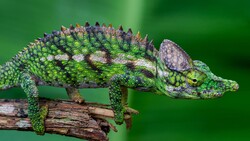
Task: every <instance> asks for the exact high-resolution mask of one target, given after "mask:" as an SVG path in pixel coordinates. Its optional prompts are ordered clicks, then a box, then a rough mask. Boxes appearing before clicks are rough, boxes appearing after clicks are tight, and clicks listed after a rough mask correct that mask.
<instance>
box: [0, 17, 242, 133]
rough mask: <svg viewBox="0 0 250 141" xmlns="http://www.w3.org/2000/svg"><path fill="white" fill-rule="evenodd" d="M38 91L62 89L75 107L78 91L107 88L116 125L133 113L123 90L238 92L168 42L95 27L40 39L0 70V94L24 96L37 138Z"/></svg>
mask: <svg viewBox="0 0 250 141" xmlns="http://www.w3.org/2000/svg"><path fill="white" fill-rule="evenodd" d="M37 86H54V87H62V88H65V89H66V92H67V94H68V96H69V98H70V99H72V100H74V101H75V102H78V103H82V102H84V98H83V97H82V96H81V95H80V93H79V89H81V88H108V89H109V99H110V105H111V107H112V110H113V111H114V121H115V122H116V124H122V123H123V122H124V113H125V112H126V111H129V110H130V111H131V110H132V111H133V109H132V108H129V107H128V102H127V98H128V88H130V89H134V90H138V91H145V92H151V93H154V94H156V95H167V96H169V97H172V98H183V99H210V98H218V97H221V96H223V94H224V93H225V92H227V91H236V90H237V89H238V88H239V85H238V83H237V82H236V81H232V80H227V79H223V78H221V77H218V76H216V75H214V74H213V73H212V72H211V71H210V69H209V67H208V66H207V65H206V64H205V63H203V62H202V61H199V60H192V59H191V58H190V57H189V55H188V54H187V53H186V52H185V51H184V50H183V49H182V48H181V47H180V46H179V45H177V44H176V43H174V42H172V41H170V40H168V39H164V40H163V42H162V43H161V45H160V48H159V50H157V49H156V48H155V47H154V43H153V41H149V39H148V36H147V35H146V37H145V38H142V37H141V35H140V32H138V33H137V34H133V33H132V30H131V28H129V29H128V31H127V32H125V31H123V27H122V26H120V27H119V28H118V29H115V28H114V27H113V26H112V25H111V24H110V25H108V26H106V25H105V24H103V25H100V24H99V23H98V22H96V24H95V25H93V26H91V25H90V24H89V23H88V22H86V24H85V25H80V24H76V26H73V25H70V27H69V28H66V27H64V26H62V27H61V30H54V31H52V33H51V34H47V33H45V34H44V37H43V38H38V39H36V40H34V42H32V43H30V44H29V45H28V46H27V47H26V48H24V49H23V50H22V51H20V52H19V53H18V54H17V55H15V56H14V57H13V58H12V59H10V60H9V61H8V62H6V63H5V64H3V65H1V66H0V89H1V90H7V89H10V88H12V87H21V88H22V89H23V90H24V92H25V93H26V95H27V101H28V117H29V118H30V121H31V124H32V128H33V130H34V131H35V132H36V133H37V134H40V135H42V134H44V132H45V126H44V120H45V118H46V115H47V113H48V107H47V106H39V104H38V101H39V93H38V89H37Z"/></svg>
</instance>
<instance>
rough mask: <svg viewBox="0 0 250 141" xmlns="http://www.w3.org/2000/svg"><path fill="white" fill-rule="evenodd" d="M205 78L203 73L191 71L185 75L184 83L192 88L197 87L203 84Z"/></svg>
mask: <svg viewBox="0 0 250 141" xmlns="http://www.w3.org/2000/svg"><path fill="white" fill-rule="evenodd" d="M206 77H207V76H206V74H204V73H203V72H200V71H198V70H192V71H190V72H188V73H187V76H186V82H187V83H188V84H189V85H190V86H192V87H198V86H200V85H201V84H202V83H203V82H204V80H205V78H206Z"/></svg>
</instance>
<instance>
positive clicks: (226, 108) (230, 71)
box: [0, 0, 250, 141]
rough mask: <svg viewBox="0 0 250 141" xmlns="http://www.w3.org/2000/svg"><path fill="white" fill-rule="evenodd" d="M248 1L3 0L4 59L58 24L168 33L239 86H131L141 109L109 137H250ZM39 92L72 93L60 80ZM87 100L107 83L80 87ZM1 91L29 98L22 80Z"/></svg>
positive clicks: (156, 36) (218, 140) (33, 138)
mask: <svg viewBox="0 0 250 141" xmlns="http://www.w3.org/2000/svg"><path fill="white" fill-rule="evenodd" d="M249 7H250V1H249V0H209V1H200V0H189V1H184V0H183V1H175V0H151V1H149V0H144V1H143V0H124V1H121V0H113V1H111V0H99V1H98V0H42V1H32V0H1V1H0V63H1V64H2V63H4V62H5V61H7V60H8V59H10V58H11V57H12V56H14V55H15V54H16V53H17V52H18V51H20V50H21V49H22V48H23V47H24V46H26V45H27V44H28V43H29V42H32V41H33V40H34V39H35V38H37V37H42V35H43V33H44V32H48V33H50V32H51V31H52V30H54V29H56V30H59V29H60V26H61V25H64V26H67V27H68V26H69V25H70V24H75V23H80V24H84V22H85V21H89V22H90V23H91V24H94V23H95V22H96V21H99V22H100V23H107V24H108V23H112V24H113V25H114V26H115V27H118V26H119V25H120V24H122V25H123V27H124V29H126V30H127V29H128V28H129V27H131V28H132V29H133V31H134V33H135V32H137V31H138V30H139V31H140V32H141V33H142V35H143V36H144V35H145V34H148V35H149V38H150V39H153V40H154V44H155V46H156V47H157V48H158V47H159V45H160V43H161V41H163V39H171V40H173V41H175V42H176V43H178V44H179V45H180V46H182V48H183V49H184V50H185V51H186V52H188V54H189V55H190V56H191V57H192V58H193V59H198V60H202V61H203V62H206V63H207V65H208V66H210V68H211V70H212V71H213V72H214V73H215V74H217V75H218V76H221V77H224V78H230V79H232V80H236V81H237V82H238V83H239V85H240V89H239V91H238V92H237V93H232V92H228V93H226V95H225V96H224V97H223V98H220V99H213V100H176V99H171V98H168V97H166V96H157V95H153V94H149V93H141V92H135V91H130V95H129V97H130V102H129V105H130V106H131V107H133V108H135V109H137V110H139V111H140V114H139V115H136V116H134V118H133V127H132V129H130V130H129V131H126V130H125V127H124V126H120V127H119V132H118V133H114V132H111V133H110V134H109V137H110V140H111V141H126V140H128V141H152V140H157V141H161V140H162V141H165V140H168V141H194V140H199V141H224V140H226V141H249V140H250V104H249V103H250V102H249V98H250V91H249V78H250V77H249V76H250V38H249V37H250V8H249ZM39 90H40V95H41V96H42V97H50V98H67V96H66V92H65V90H64V89H62V88H52V87H40V88H39ZM81 92H82V93H84V94H83V95H84V96H85V97H86V99H87V100H88V101H97V102H102V103H108V102H109V100H108V94H107V92H108V91H107V89H104V90H103V89H91V90H90V89H87V90H86V89H85V90H81ZM0 98H25V94H24V92H23V91H22V90H21V89H20V88H14V89H11V90H8V91H2V92H0ZM0 140H1V141H6V140H15V141H24V140H25V141H43V140H46V141H59V140H60V141H66V140H71V141H80V139H75V138H70V137H64V136H59V135H51V134H46V135H45V136H37V135H35V134H34V133H32V132H21V131H0Z"/></svg>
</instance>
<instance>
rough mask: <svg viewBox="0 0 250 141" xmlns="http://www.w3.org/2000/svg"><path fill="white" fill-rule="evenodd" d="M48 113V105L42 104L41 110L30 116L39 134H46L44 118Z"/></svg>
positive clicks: (34, 128)
mask: <svg viewBox="0 0 250 141" xmlns="http://www.w3.org/2000/svg"><path fill="white" fill-rule="evenodd" d="M47 115H48V105H46V106H42V107H41V109H40V112H39V113H38V114H36V115H33V116H31V117H30V120H31V124H32V128H33V130H34V131H35V132H36V134H37V135H44V131H45V126H44V120H45V118H46V116H47Z"/></svg>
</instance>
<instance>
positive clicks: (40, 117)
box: [21, 73, 48, 135]
mask: <svg viewBox="0 0 250 141" xmlns="http://www.w3.org/2000/svg"><path fill="white" fill-rule="evenodd" d="M21 87H22V89H23V90H24V92H25V93H26V95H27V98H28V116H29V118H30V121H31V124H32V128H33V130H34V131H35V132H36V133H37V134H39V135H43V134H44V131H45V127H44V120H45V117H46V116H47V114H48V106H43V107H41V109H40V108H39V102H38V101H39V95H38V89H37V87H36V84H35V81H34V80H33V78H32V76H31V75H30V74H28V73H23V74H22V76H21Z"/></svg>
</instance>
